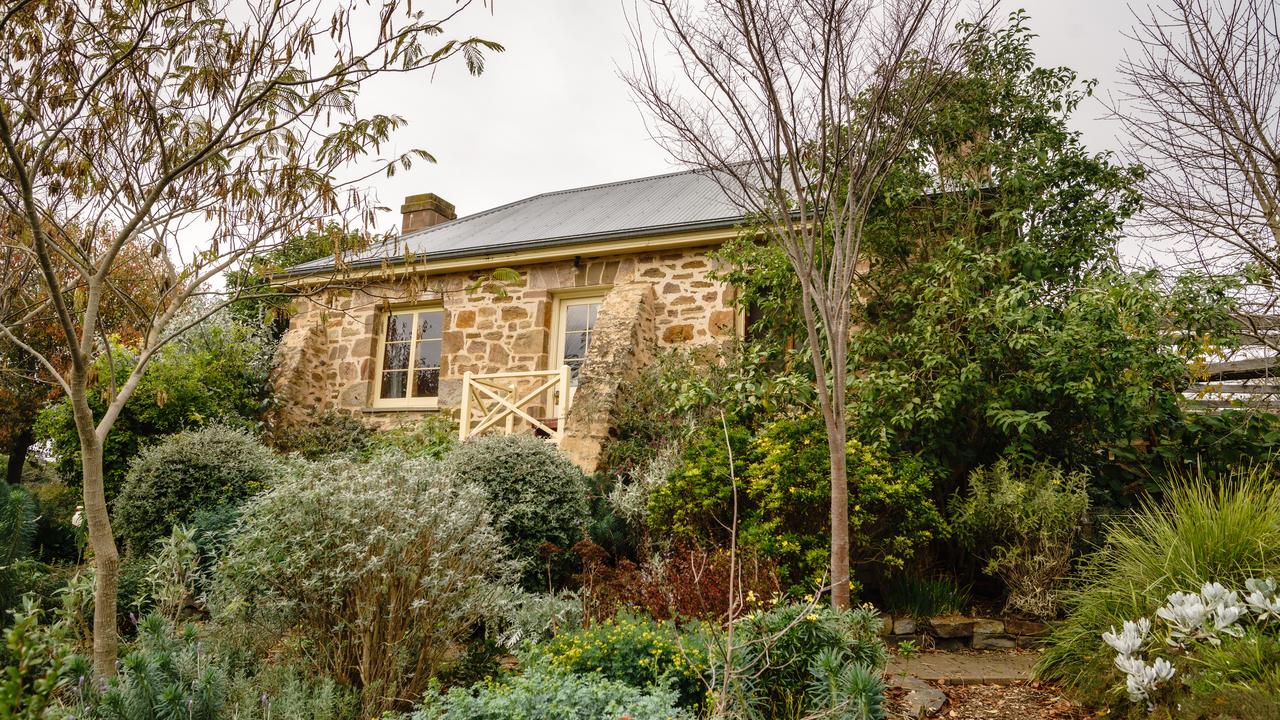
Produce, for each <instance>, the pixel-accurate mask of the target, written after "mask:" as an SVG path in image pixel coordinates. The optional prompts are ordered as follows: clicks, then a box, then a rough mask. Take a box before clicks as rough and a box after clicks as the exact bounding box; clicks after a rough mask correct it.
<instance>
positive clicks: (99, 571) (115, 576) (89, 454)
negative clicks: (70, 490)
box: [71, 378, 120, 677]
mask: <svg viewBox="0 0 1280 720" xmlns="http://www.w3.org/2000/svg"><path fill="white" fill-rule="evenodd" d="M73 382H74V383H75V385H73V386H72V398H71V402H72V408H73V410H74V413H75V420H76V430H77V431H78V433H79V435H80V467H81V477H82V478H83V480H84V516H85V520H86V521H87V522H88V525H89V547H90V548H92V549H93V569H94V583H93V668H94V672H95V674H96V675H98V676H99V677H111V676H113V675H115V673H116V655H117V649H118V647H119V642H120V641H119V638H118V637H117V636H116V595H117V593H118V585H119V582H118V581H119V574H120V553H119V551H118V550H117V549H116V541H115V536H114V535H112V533H111V518H110V517H109V516H108V515H107V494H106V489H105V488H104V486H103V471H102V442H101V441H100V440H99V439H98V434H97V431H96V429H95V425H94V420H93V411H92V410H91V409H90V408H89V403H88V401H87V400H86V398H85V389H84V388H85V385H84V382H83V379H82V378H74V380H73Z"/></svg>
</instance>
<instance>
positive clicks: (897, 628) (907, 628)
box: [893, 617, 916, 635]
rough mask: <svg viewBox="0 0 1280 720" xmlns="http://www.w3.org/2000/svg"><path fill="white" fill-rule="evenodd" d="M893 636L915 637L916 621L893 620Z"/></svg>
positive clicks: (906, 618) (904, 618)
mask: <svg viewBox="0 0 1280 720" xmlns="http://www.w3.org/2000/svg"><path fill="white" fill-rule="evenodd" d="M893 634H894V635H915V634H916V621H915V620H913V619H911V618H909V617H900V618H894V620H893Z"/></svg>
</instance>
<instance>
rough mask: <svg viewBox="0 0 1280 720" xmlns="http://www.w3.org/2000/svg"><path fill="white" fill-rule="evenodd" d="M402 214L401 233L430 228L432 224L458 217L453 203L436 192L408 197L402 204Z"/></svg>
mask: <svg viewBox="0 0 1280 720" xmlns="http://www.w3.org/2000/svg"><path fill="white" fill-rule="evenodd" d="M400 215H401V216H402V221H401V223H400V234H401V235H405V234H408V233H411V232H413V231H415V230H421V229H423V228H429V227H431V226H432V225H439V224H440V223H442V222H448V221H450V220H454V219H456V218H457V217H458V213H457V211H456V210H454V208H453V204H452V203H450V202H448V201H446V200H445V199H444V198H442V197H440V196H439V195H436V194H435V193H422V194H421V195H410V196H409V197H406V198H405V199H404V205H401V206H400Z"/></svg>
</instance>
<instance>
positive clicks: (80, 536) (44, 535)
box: [24, 463, 88, 563]
mask: <svg viewBox="0 0 1280 720" xmlns="http://www.w3.org/2000/svg"><path fill="white" fill-rule="evenodd" d="M28 464H30V463H28ZM24 487H25V488H26V490H27V491H28V492H30V493H31V499H32V500H34V501H35V503H36V532H35V538H33V539H32V542H31V554H32V555H33V556H35V557H37V558H40V559H41V560H44V561H45V562H65V563H74V562H78V561H79V560H80V552H81V548H82V547H84V544H85V542H86V540H87V538H88V536H87V535H86V532H87V530H86V528H84V527H83V526H81V527H76V526H75V525H73V524H72V518H73V517H74V516H75V514H76V510H77V509H78V508H79V507H80V504H81V503H82V502H84V500H83V495H82V494H81V492H80V489H79V488H77V487H74V486H71V485H68V484H66V483H64V482H62V481H61V480H58V479H56V478H50V479H47V480H43V481H41V482H37V483H34V484H27V485H24Z"/></svg>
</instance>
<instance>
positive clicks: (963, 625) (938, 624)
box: [929, 615, 974, 638]
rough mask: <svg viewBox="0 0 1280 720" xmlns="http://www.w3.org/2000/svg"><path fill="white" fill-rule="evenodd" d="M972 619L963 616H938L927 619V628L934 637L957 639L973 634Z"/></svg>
mask: <svg viewBox="0 0 1280 720" xmlns="http://www.w3.org/2000/svg"><path fill="white" fill-rule="evenodd" d="M973 624H974V619H973V618H971V617H965V616H963V615H939V616H938V617H935V618H930V619H929V627H930V629H931V630H932V632H933V635H934V636H935V637H940V638H959V637H969V636H970V635H972V634H973Z"/></svg>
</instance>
